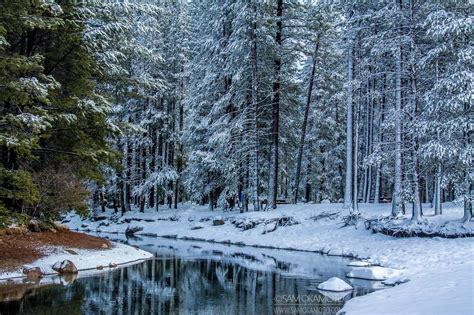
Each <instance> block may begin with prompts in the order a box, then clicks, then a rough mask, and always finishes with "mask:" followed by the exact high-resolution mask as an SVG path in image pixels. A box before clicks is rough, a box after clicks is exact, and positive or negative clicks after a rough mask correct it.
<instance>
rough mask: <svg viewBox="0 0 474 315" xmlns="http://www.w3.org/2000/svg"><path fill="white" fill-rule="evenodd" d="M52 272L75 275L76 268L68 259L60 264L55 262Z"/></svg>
mask: <svg viewBox="0 0 474 315" xmlns="http://www.w3.org/2000/svg"><path fill="white" fill-rule="evenodd" d="M53 270H54V271H57V272H58V273H60V274H68V273H77V268H76V266H75V265H74V263H73V262H72V261H70V260H68V259H66V260H63V261H62V262H59V261H58V262H56V263H55V264H54V265H53Z"/></svg>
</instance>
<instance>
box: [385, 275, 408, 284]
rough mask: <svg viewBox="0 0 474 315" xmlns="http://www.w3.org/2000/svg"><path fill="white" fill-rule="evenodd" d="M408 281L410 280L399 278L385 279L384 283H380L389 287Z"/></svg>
mask: <svg viewBox="0 0 474 315" xmlns="http://www.w3.org/2000/svg"><path fill="white" fill-rule="evenodd" d="M408 281H410V279H408V278H407V277H404V276H401V277H395V278H391V279H387V280H385V281H382V283H383V284H385V285H389V286H395V285H399V284H402V283H406V282H408Z"/></svg>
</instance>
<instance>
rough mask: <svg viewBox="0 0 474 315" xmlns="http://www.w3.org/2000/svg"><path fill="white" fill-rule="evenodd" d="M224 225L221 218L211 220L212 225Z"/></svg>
mask: <svg viewBox="0 0 474 315" xmlns="http://www.w3.org/2000/svg"><path fill="white" fill-rule="evenodd" d="M224 223H225V222H224V219H222V217H215V218H214V220H212V225H224Z"/></svg>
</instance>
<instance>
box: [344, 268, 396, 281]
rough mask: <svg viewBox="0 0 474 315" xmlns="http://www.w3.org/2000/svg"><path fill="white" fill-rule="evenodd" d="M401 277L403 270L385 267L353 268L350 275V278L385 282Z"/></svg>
mask: <svg viewBox="0 0 474 315" xmlns="http://www.w3.org/2000/svg"><path fill="white" fill-rule="evenodd" d="M400 275H401V270H397V269H392V268H383V267H360V268H359V267H358V268H353V269H352V270H351V271H350V272H349V273H348V274H347V277H348V278H358V279H366V280H375V281H384V280H387V279H390V278H393V277H397V276H400Z"/></svg>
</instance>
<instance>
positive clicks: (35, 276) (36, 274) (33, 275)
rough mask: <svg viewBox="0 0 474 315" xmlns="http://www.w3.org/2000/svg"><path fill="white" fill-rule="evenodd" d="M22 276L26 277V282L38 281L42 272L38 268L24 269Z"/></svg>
mask: <svg viewBox="0 0 474 315" xmlns="http://www.w3.org/2000/svg"><path fill="white" fill-rule="evenodd" d="M23 274H24V275H26V278H27V279H28V280H39V279H41V278H42V277H43V271H41V269H40V267H33V268H24V269H23Z"/></svg>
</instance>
